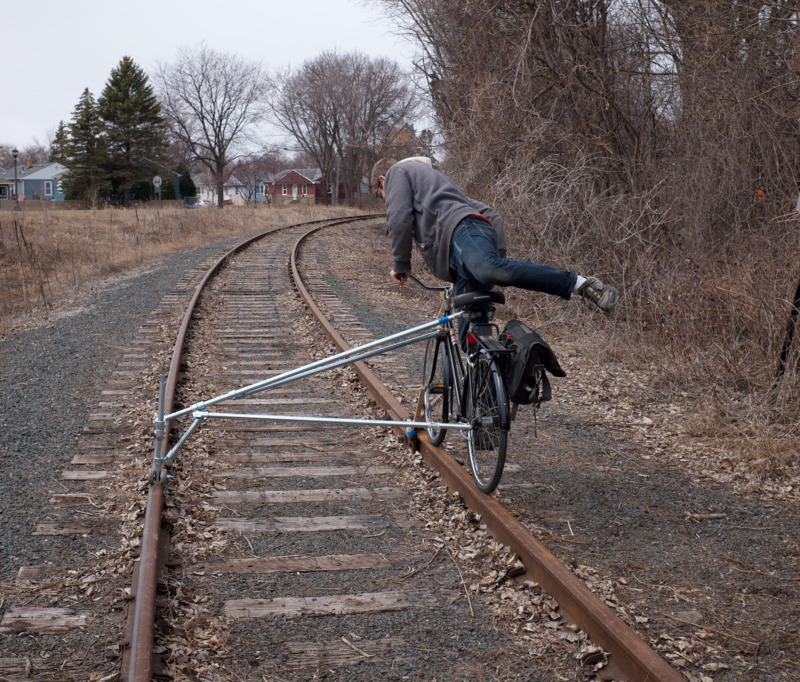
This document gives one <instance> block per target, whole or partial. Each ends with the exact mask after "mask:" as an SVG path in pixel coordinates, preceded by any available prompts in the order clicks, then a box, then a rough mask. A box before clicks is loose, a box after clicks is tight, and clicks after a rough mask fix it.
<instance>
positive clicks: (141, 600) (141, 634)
mask: <svg viewBox="0 0 800 682" xmlns="http://www.w3.org/2000/svg"><path fill="white" fill-rule="evenodd" d="M379 215H383V214H370V215H363V216H352V217H349V218H341V219H340V218H325V219H322V220H314V221H308V222H305V223H297V224H294V225H285V226H282V227H273V228H270V229H268V230H265V231H263V232H260V233H259V234H257V235H255V236H253V237H249V238H247V239H245V240H244V241H242V242H239V243H238V244H236V245H235V246H234V247H233V248H231V249H230V250H229V251H227V252H226V253H224V254H223V255H222V256H220V258H219V259H218V260H217V261H216V262H215V263H214V264H213V265H212V266H211V267H210V268H209V270H208V271H207V272H206V273H205V275H204V276H203V278H202V279H201V281H200V283H199V284H198V285H197V287H196V289H195V291H194V294H193V296H192V298H191V300H190V301H189V304H188V306H187V309H186V313H185V314H184V316H183V321H182V323H181V326H180V329H179V330H178V335H177V337H176V339H175V345H174V347H173V351H172V358H171V361H170V365H169V372H168V374H167V380H166V390H165V392H164V400H163V411H164V412H165V413H169V412H171V411H172V406H173V403H174V401H175V392H176V389H177V386H178V379H179V376H180V367H181V362H182V358H183V352H184V348H185V342H186V334H187V332H188V330H189V325H190V323H191V320H192V317H193V314H194V309H195V307H196V306H197V302H198V301H199V300H200V295H201V294H202V292H203V290H204V288H205V286H206V285H207V284H208V282H209V280H210V279H211V278H212V277H213V276H214V275H215V274H216V273H217V272H218V271H219V270H220V268H221V267H222V266H223V265H224V264H225V263H226V262H227V261H228V260H229V259H230V258H231V257H232V256H234V255H235V254H237V253H239V252H240V251H242V250H243V249H245V248H247V247H248V246H250V245H251V244H253V243H254V242H256V241H258V240H260V239H263V238H264V237H266V236H267V235H269V234H273V233H274V232H278V231H281V230H287V229H291V228H294V227H300V226H302V225H309V224H314V223H330V224H335V225H339V224H341V223H344V222H352V221H355V220H369V219H371V218H375V217H378V216H379ZM170 427H171V423H169V422H168V423H167V424H166V433H165V437H164V445H167V444H168V443H169V436H170V431H171V428H170ZM160 474H161V475H160V476H159V477H158V479H157V480H156V479H155V477H153V480H151V482H150V488H149V491H148V494H147V507H146V509H145V518H144V526H143V529H142V549H141V552H140V555H139V568H138V571H137V572H135V573H134V577H133V579H132V586H131V593H132V595H133V597H134V605H133V625H132V628H130V629H129V632H130V637H129V638H128V639H129V648H128V649H127V650H126V647H125V646H123V651H124V652H125V653H123V661H122V670H121V672H120V676H121V679H123V680H127V681H128V682H151V680H152V679H153V637H154V634H155V614H156V592H157V589H158V571H159V544H160V542H159V540H160V533H161V514H162V510H163V505H164V487H165V483H166V469H164V468H162V469H161V472H160ZM163 560H164V561H166V557H163ZM128 618H129V619H130V618H131V613H130V610H129V615H128ZM126 654H127V655H126Z"/></svg>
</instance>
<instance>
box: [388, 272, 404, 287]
mask: <svg viewBox="0 0 800 682" xmlns="http://www.w3.org/2000/svg"><path fill="white" fill-rule="evenodd" d="M389 275H390V276H391V278H392V279H393V280H394V281H395V282H397V284H399V285H400V286H403V285H404V284H405V283H406V281H407V280H408V273H407V272H395V271H394V270H392V271H391V272H390V273H389Z"/></svg>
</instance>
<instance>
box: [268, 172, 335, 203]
mask: <svg viewBox="0 0 800 682" xmlns="http://www.w3.org/2000/svg"><path fill="white" fill-rule="evenodd" d="M331 190H332V188H331V187H329V186H327V185H326V183H325V182H324V181H323V178H322V171H320V169H319V168H300V169H292V170H287V171H283V172H281V173H278V174H277V175H276V176H275V179H274V180H273V181H272V182H271V183H269V196H270V199H271V200H272V205H273V206H280V205H282V204H291V203H301V204H305V203H308V204H325V203H330V200H331Z"/></svg>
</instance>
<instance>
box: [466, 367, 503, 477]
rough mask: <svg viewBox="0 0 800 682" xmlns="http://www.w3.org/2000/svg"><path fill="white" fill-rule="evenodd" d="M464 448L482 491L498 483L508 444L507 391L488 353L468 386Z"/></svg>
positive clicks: (475, 368) (473, 475) (475, 370)
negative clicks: (465, 441)
mask: <svg viewBox="0 0 800 682" xmlns="http://www.w3.org/2000/svg"><path fill="white" fill-rule="evenodd" d="M466 417H467V420H468V421H469V422H470V423H471V424H472V428H471V429H470V430H469V431H467V449H468V451H469V463H470V468H471V469H472V477H473V478H474V479H475V484H476V485H477V486H478V488H479V489H480V490H482V491H483V492H485V493H491V492H492V491H493V490H494V489H495V488H496V487H497V484H498V483H500V477H501V476H502V475H503V467H504V466H505V462H506V449H507V447H508V430H509V424H510V422H509V411H508V394H507V391H506V384H505V381H504V379H503V375H502V373H501V372H500V370H499V368H498V367H497V365H496V364H495V363H494V362H493V360H492V357H491V356H490V355H489V354H488V353H481V354H480V355H479V356H478V358H477V361H476V363H475V366H474V367H473V368H472V374H471V379H470V382H469V386H468V387H467V404H466Z"/></svg>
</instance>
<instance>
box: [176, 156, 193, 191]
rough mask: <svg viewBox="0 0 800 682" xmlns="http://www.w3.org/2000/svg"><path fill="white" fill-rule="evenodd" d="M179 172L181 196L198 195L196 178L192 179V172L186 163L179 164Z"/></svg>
mask: <svg viewBox="0 0 800 682" xmlns="http://www.w3.org/2000/svg"><path fill="white" fill-rule="evenodd" d="M177 173H178V174H179V175H180V178H179V179H178V184H179V188H180V192H181V196H182V197H184V198H186V197H196V196H197V187H196V186H195V184H194V180H192V174H191V173H190V172H189V169H188V168H187V167H186V166H185V165H184V164H181V165H180V166H178V169H177Z"/></svg>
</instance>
